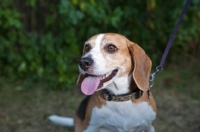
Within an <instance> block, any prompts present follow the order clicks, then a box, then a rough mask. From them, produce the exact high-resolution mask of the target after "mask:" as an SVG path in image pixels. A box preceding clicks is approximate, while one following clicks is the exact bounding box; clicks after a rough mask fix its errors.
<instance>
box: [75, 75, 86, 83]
mask: <svg viewBox="0 0 200 132" xmlns="http://www.w3.org/2000/svg"><path fill="white" fill-rule="evenodd" d="M84 79H85V75H83V74H79V76H78V79H77V82H76V83H77V84H78V85H81V83H82V81H83V80H84Z"/></svg>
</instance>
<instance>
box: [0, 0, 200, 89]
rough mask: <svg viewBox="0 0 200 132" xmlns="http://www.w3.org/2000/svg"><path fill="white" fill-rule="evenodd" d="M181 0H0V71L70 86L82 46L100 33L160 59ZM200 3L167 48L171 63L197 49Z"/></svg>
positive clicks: (192, 6)
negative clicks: (115, 35)
mask: <svg viewBox="0 0 200 132" xmlns="http://www.w3.org/2000/svg"><path fill="white" fill-rule="evenodd" d="M183 5H184V1H182V0H177V1H156V0H148V1H141V0H135V1H132V0H126V1H122V0H118V1H116V0H109V1H108V0H102V1H98V0H81V1H80V0H58V1H56V0H54V1H48V2H47V1H45V0H25V2H24V1H22V0H17V1H15V0H1V4H0V29H1V30H0V44H1V45H0V69H1V71H0V73H1V75H2V76H4V77H7V78H10V79H14V80H26V81H25V82H26V83H27V82H28V84H29V83H30V82H36V81H42V82H47V84H48V86H49V87H50V88H54V89H66V88H67V89H70V88H71V86H73V85H74V84H75V81H76V78H77V75H78V68H77V67H78V64H77V62H78V60H79V57H80V56H81V50H82V45H83V43H84V41H86V40H87V39H88V38H89V37H91V36H92V35H94V34H97V33H101V32H116V33H120V34H123V35H125V36H127V37H128V38H129V39H130V40H132V41H134V42H136V43H138V44H139V45H141V46H142V47H143V48H144V49H145V51H146V52H147V54H148V55H149V56H150V58H151V59H152V60H153V62H154V66H155V65H157V64H158V62H159V60H160V58H161V55H162V52H163V51H164V48H165V46H166V44H167V41H168V39H169V37H170V34H171V32H172V30H173V28H174V26H175V23H176V21H177V20H178V17H179V15H180V12H181V10H182V7H183ZM199 6H200V2H199V0H193V1H192V2H191V3H190V6H189V8H188V10H187V13H186V15H185V16H184V19H183V21H182V24H181V27H180V29H179V31H178V33H177V36H176V38H175V42H174V43H173V47H172V49H171V51H170V55H169V60H171V61H169V60H168V61H169V62H175V61H177V60H179V61H181V60H182V58H183V56H184V57H185V55H187V56H189V57H195V56H196V55H197V49H199V47H197V46H198V44H199V39H200V38H199V36H198V35H199V33H200V30H199V27H200V23H199V19H200V8H199Z"/></svg>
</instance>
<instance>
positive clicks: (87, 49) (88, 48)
mask: <svg viewBox="0 0 200 132" xmlns="http://www.w3.org/2000/svg"><path fill="white" fill-rule="evenodd" d="M90 49H91V47H90V45H88V44H86V45H85V52H88V51H90Z"/></svg>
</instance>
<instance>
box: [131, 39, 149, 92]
mask: <svg viewBox="0 0 200 132" xmlns="http://www.w3.org/2000/svg"><path fill="white" fill-rule="evenodd" d="M129 50H130V54H131V57H132V60H133V63H134V69H133V79H134V81H135V83H136V85H137V87H138V88H139V89H140V90H142V91H147V90H148V88H149V76H150V72H151V60H150V58H149V57H148V56H147V55H146V53H145V52H144V50H143V49H142V48H141V47H140V46H138V45H137V44H134V43H133V42H130V45H129Z"/></svg>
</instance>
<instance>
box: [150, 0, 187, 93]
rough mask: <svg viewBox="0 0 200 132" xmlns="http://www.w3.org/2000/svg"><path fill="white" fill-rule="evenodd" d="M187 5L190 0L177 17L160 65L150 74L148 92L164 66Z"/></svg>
mask: <svg viewBox="0 0 200 132" xmlns="http://www.w3.org/2000/svg"><path fill="white" fill-rule="evenodd" d="M189 3H190V0H187V1H186V3H185V6H184V7H183V10H182V12H181V15H180V17H179V19H178V22H177V23H176V25H175V28H174V31H173V32H172V35H171V37H170V39H169V41H168V44H167V47H166V49H165V52H164V53H163V55H162V59H161V61H160V64H159V65H158V66H157V67H156V71H155V72H154V73H152V74H151V76H150V79H149V81H150V83H151V85H150V86H149V90H150V88H151V87H152V86H153V82H154V79H155V75H156V73H159V72H161V71H162V70H163V65H164V63H165V59H166V57H167V55H168V52H169V49H170V47H171V45H172V42H173V41H174V37H175V35H176V32H177V30H178V27H179V26H180V24H181V21H182V18H183V15H184V14H185V11H186V9H187V7H188V5H189Z"/></svg>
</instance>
